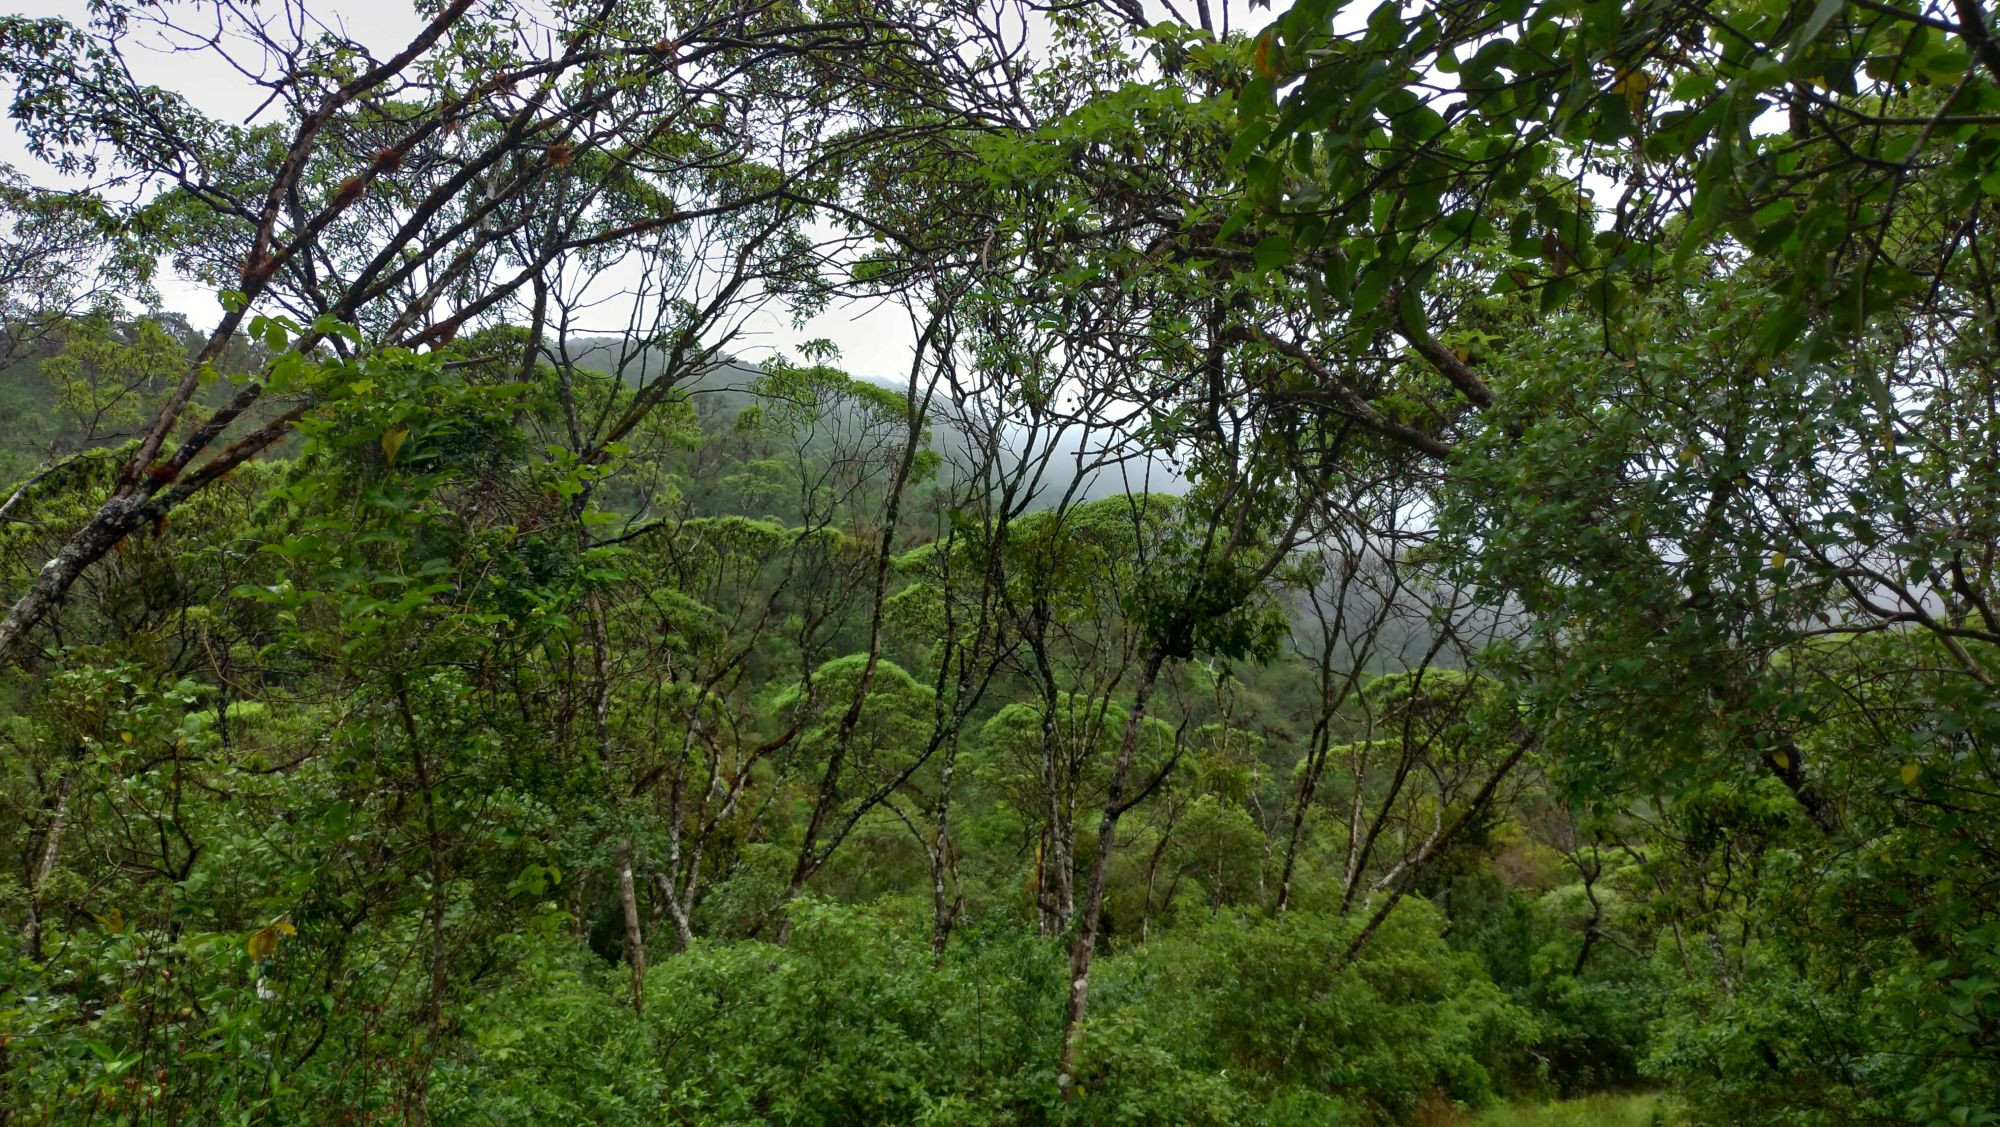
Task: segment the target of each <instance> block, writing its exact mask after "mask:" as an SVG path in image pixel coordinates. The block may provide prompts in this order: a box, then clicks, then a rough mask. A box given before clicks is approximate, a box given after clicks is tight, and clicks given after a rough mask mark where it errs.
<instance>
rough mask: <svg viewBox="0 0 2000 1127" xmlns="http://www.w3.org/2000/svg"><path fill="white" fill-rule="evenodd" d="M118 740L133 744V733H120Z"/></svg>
mask: <svg viewBox="0 0 2000 1127" xmlns="http://www.w3.org/2000/svg"><path fill="white" fill-rule="evenodd" d="M118 738H119V739H120V740H123V741H124V742H126V743H131V742H132V733H130V732H120V733H118Z"/></svg>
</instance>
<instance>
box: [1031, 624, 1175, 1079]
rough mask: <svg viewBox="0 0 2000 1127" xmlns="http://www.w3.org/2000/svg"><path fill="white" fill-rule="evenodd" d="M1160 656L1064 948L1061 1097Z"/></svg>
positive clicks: (1145, 681) (1151, 657) (1107, 800)
mask: <svg viewBox="0 0 2000 1127" xmlns="http://www.w3.org/2000/svg"><path fill="white" fill-rule="evenodd" d="M1165 661H1166V655H1165V654H1164V653H1163V652H1162V651H1161V650H1160V649H1159V647H1157V646H1155V647H1154V648H1153V650H1152V652H1151V653H1149V654H1147V656H1146V667H1145V671H1144V672H1143V673H1142V674H1141V675H1140V678H1139V686H1138V690H1137V691H1136V692H1135V693H1134V695H1133V698H1132V714H1131V716H1130V717H1128V718H1127V719H1126V721H1125V736H1124V738H1123V739H1122V740H1121V741H1120V742H1119V745H1118V759H1117V761H1116V762H1114V763H1113V764H1112V767H1111V781H1110V784H1109V785H1108V786H1107V787H1106V789H1105V795H1104V816H1103V817H1102V819H1100V820H1099V822H1098V826H1097V856H1096V858H1095V860H1094V861H1093V862H1092V864H1091V866H1090V885H1089V891H1088V892H1087V893H1086V895H1085V896H1084V901H1083V911H1082V914H1081V915H1080V916H1079V917H1078V918H1077V927H1076V939H1075V941H1074V943H1073V944H1072V945H1071V948H1070V971H1069V1007H1068V1010H1067V1012H1066V1013H1065V1015H1064V1017H1063V1042H1062V1059H1061V1061H1060V1062H1059V1069H1058V1074H1057V1077H1056V1083H1057V1084H1058V1085H1060V1086H1061V1087H1062V1089H1063V1093H1064V1095H1065V1096H1067V1095H1068V1094H1069V1093H1070V1092H1071V1091H1073V1090H1074V1087H1073V1082H1074V1079H1075V1076H1076V1073H1075V1067H1076V1038H1077V1032H1078V1030H1079V1029H1080V1028H1081V1026H1082V1025H1083V1014H1084V1007H1085V1005H1086V1003H1087V1002H1088V1000H1089V995H1090V960H1091V956H1092V954H1094V953H1095V950H1096V947H1097V927H1098V920H1099V918H1100V917H1101V916H1102V914H1103V912H1104V891H1105V885H1106V883H1107V881H1108V880H1109V878H1110V875H1111V850H1112V846H1113V845H1114V844H1116V842H1117V839H1118V819H1119V818H1120V817H1121V816H1122V815H1123V814H1124V813H1125V807H1124V805H1123V803H1124V801H1125V777H1126V775H1127V774H1128V773H1129V772H1130V770H1131V767H1132V755H1133V753H1134V752H1135V751H1137V750H1138V747H1139V733H1140V731H1141V730H1142V729H1143V727H1144V725H1145V720H1146V706H1147V705H1148V704H1150V703H1151V702H1152V699H1153V684H1154V682H1156V681H1157V680H1159V676H1160V666H1161V665H1162V664H1164V663H1165Z"/></svg>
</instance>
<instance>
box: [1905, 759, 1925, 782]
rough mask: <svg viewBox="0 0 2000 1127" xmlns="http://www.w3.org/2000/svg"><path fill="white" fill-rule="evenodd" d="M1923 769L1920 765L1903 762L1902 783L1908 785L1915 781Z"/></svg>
mask: <svg viewBox="0 0 2000 1127" xmlns="http://www.w3.org/2000/svg"><path fill="white" fill-rule="evenodd" d="M1923 771H1924V769H1923V768H1922V767H1919V766H1917V765H1916V764H1914V763H1905V764H1903V785H1904V786H1910V785H1911V784H1913V783H1915V782H1916V781H1917V776H1918V775H1921V774H1923Z"/></svg>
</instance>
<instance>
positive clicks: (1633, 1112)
mask: <svg viewBox="0 0 2000 1127" xmlns="http://www.w3.org/2000/svg"><path fill="white" fill-rule="evenodd" d="M1669 1121H1670V1120H1669V1119H1668V1117H1667V1108H1666V1104H1665V1103H1663V1102H1662V1101H1661V1099H1660V1097H1658V1096H1656V1095H1636V1096H1609V1095H1599V1096H1585V1097H1584V1098H1583V1099H1580V1100H1560V1101H1556V1102H1554V1103H1540V1104H1507V1105H1503V1106H1501V1107H1495V1108H1489V1109H1488V1110H1487V1111H1486V1112H1484V1113H1483V1114H1481V1115H1480V1116H1479V1118H1477V1119H1475V1120H1473V1121H1472V1127H1654V1125H1655V1124H1664V1123H1667V1122H1669Z"/></svg>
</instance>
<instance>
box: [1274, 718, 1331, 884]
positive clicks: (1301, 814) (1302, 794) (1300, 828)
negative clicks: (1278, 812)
mask: <svg viewBox="0 0 2000 1127" xmlns="http://www.w3.org/2000/svg"><path fill="white" fill-rule="evenodd" d="M1329 727H1330V726H1329V724H1328V722H1327V717H1325V716H1321V717H1320V721H1319V723H1318V724H1316V725H1315V726H1314V731H1313V747H1312V750H1311V752H1309V753H1308V755H1307V760H1306V773H1305V777H1304V778H1302V779H1300V780H1299V796H1298V800H1297V802H1296V803H1295V804H1294V805H1293V807H1292V830H1291V833H1290V834H1289V835H1287V836H1286V838H1285V865H1284V870H1283V872H1281V873H1280V874H1279V877H1278V904H1277V910H1278V912H1279V913H1280V914H1282V913H1283V912H1284V910H1285V909H1286V908H1289V907H1291V905H1292V876H1293V874H1294V873H1295V872H1297V870H1298V862H1299V842H1300V841H1302V840H1304V838H1305V829H1306V812H1307V811H1308V810H1310V809H1312V803H1313V795H1314V793H1315V792H1316V791H1318V789H1319V779H1320V774H1321V773H1322V772H1323V771H1324V770H1325V769H1326V753H1327V745H1328V744H1329V743H1330V742H1331V739H1332V737H1331V733H1330V731H1329Z"/></svg>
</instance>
